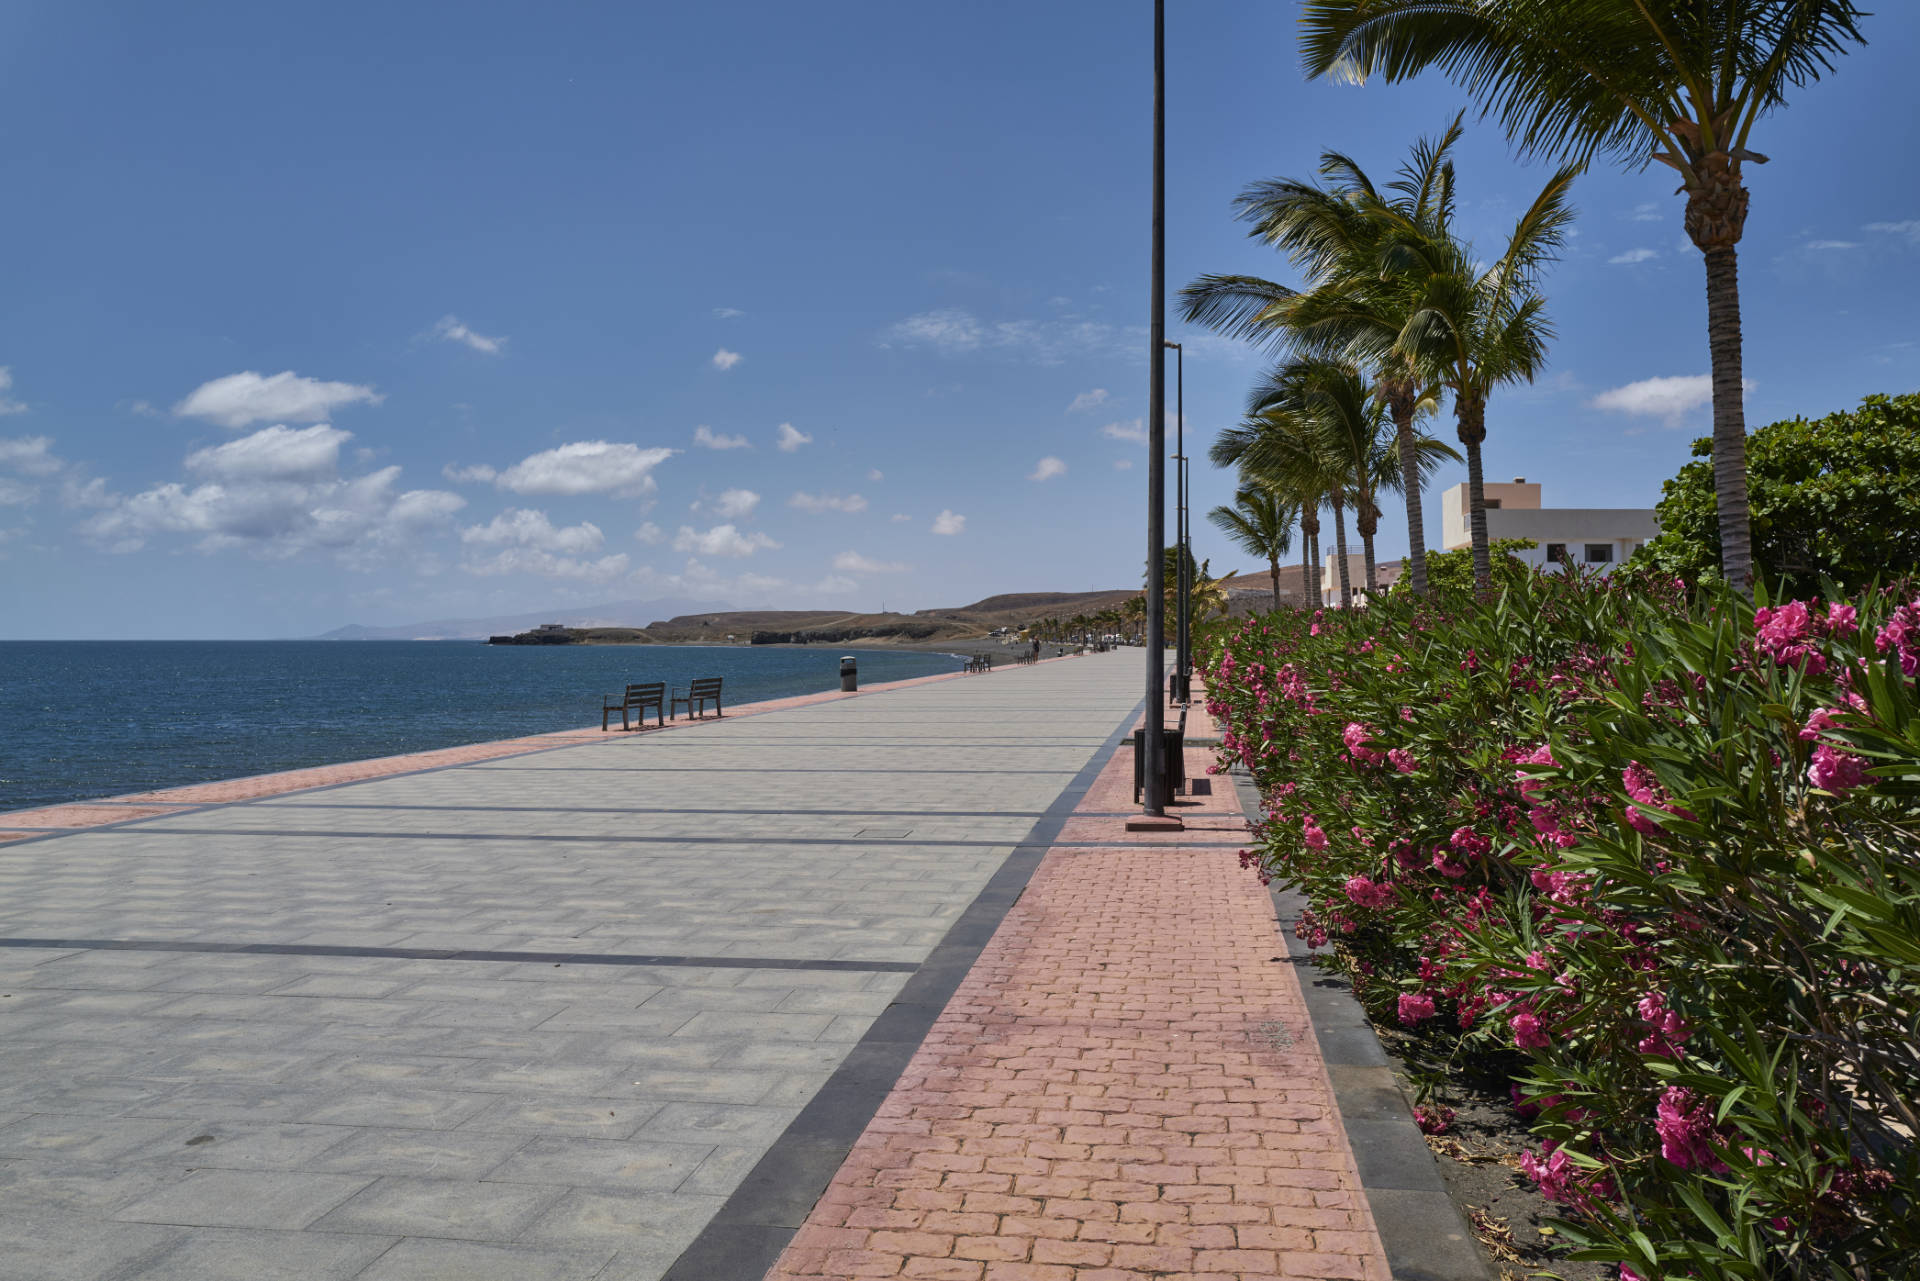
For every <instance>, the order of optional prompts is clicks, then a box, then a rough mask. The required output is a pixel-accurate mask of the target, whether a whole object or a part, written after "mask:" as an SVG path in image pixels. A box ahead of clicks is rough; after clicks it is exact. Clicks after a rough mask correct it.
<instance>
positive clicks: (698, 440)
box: [693, 423, 753, 449]
mask: <svg viewBox="0 0 1920 1281" xmlns="http://www.w3.org/2000/svg"><path fill="white" fill-rule="evenodd" d="M693 443H694V444H696V445H698V446H700V447H701V448H702V449H752V448H753V446H752V445H751V444H750V443H748V441H747V438H746V437H745V436H725V435H720V434H718V433H716V432H715V431H714V430H713V429H712V428H711V427H709V426H707V425H706V424H705V423H701V424H700V425H699V426H698V427H695V428H694V429H693Z"/></svg>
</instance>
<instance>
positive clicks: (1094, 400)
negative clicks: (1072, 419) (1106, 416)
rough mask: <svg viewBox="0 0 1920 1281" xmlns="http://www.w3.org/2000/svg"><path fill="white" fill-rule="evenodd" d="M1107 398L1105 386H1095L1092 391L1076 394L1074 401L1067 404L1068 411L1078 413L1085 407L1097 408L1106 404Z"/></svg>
mask: <svg viewBox="0 0 1920 1281" xmlns="http://www.w3.org/2000/svg"><path fill="white" fill-rule="evenodd" d="M1107 400H1108V397H1107V389H1106V388H1105V387H1095V388H1094V389H1093V390H1092V391H1083V392H1081V393H1080V394H1079V395H1078V396H1075V397H1074V398H1073V403H1072V404H1071V405H1068V406H1067V412H1068V413H1070V414H1077V413H1079V412H1081V411H1082V410H1085V409H1096V408H1098V407H1099V406H1101V405H1104V404H1106V403H1107Z"/></svg>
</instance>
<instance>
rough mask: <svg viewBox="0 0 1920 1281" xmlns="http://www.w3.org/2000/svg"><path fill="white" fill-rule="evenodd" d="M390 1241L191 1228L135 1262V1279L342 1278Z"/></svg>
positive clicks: (258, 1280)
mask: <svg viewBox="0 0 1920 1281" xmlns="http://www.w3.org/2000/svg"><path fill="white" fill-rule="evenodd" d="M393 1244H394V1239H393V1238H391V1237H377V1236H363V1235H345V1234H330V1233H325V1232H315V1231H311V1230H308V1231H301V1232H273V1231H259V1230H247V1229H237V1228H193V1229H190V1230H188V1231H186V1232H185V1234H184V1235H183V1237H182V1238H181V1240H180V1242H179V1243H178V1244H177V1245H174V1246H173V1247H171V1248H170V1249H168V1250H167V1251H166V1252H165V1253H164V1254H161V1255H159V1256H158V1257H156V1258H153V1259H151V1260H149V1261H147V1262H144V1263H142V1264H141V1266H140V1269H139V1272H138V1276H139V1281H347V1278H350V1277H353V1276H357V1275H358V1274H359V1273H360V1271H361V1270H362V1269H363V1268H365V1267H366V1266H367V1265H368V1264H369V1263H371V1262H373V1261H374V1260H375V1259H377V1258H379V1257H380V1256H381V1255H382V1254H384V1253H386V1251H387V1250H388V1249H390V1248H391V1247H392V1246H393Z"/></svg>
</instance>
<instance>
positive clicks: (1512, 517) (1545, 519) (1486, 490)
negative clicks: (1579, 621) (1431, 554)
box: [1440, 476, 1660, 574]
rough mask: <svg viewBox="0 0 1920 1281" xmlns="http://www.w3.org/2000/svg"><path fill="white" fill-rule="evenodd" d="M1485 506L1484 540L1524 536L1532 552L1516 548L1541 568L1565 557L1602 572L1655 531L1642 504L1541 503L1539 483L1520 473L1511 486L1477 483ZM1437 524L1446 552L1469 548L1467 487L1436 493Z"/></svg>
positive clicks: (1651, 517)
mask: <svg viewBox="0 0 1920 1281" xmlns="http://www.w3.org/2000/svg"><path fill="white" fill-rule="evenodd" d="M1481 489H1482V492H1483V497H1484V498H1485V500H1486V508H1487V541H1488V542H1492V541H1494V540H1495V539H1500V538H1528V539H1532V540H1533V542H1534V544H1535V546H1534V548H1533V549H1532V550H1531V551H1522V552H1516V553H1515V555H1517V556H1518V557H1519V558H1520V559H1521V560H1524V561H1526V562H1527V563H1528V564H1530V565H1533V566H1535V567H1536V568H1540V569H1557V568H1559V567H1560V566H1561V565H1562V564H1563V563H1564V562H1565V561H1566V560H1568V559H1571V560H1572V561H1573V562H1574V563H1575V564H1576V565H1580V566H1583V567H1585V568H1588V569H1596V570H1599V571H1600V572H1601V573H1603V574H1604V573H1607V572H1608V571H1609V570H1611V569H1612V567H1613V566H1615V565H1618V564H1620V563H1621V562H1622V561H1624V560H1626V558H1627V557H1629V556H1631V555H1633V553H1634V552H1635V551H1637V550H1639V548H1640V547H1641V546H1642V545H1643V544H1644V543H1646V542H1647V541H1648V540H1649V539H1651V538H1653V537H1654V536H1655V535H1657V534H1658V533H1659V532H1660V521H1659V518H1658V517H1656V516H1655V515H1654V514H1653V512H1652V510H1651V509H1648V508H1643V507H1542V506H1541V505H1540V486H1539V485H1538V484H1537V483H1535V484H1529V483H1528V481H1527V478H1526V477H1525V476H1515V477H1514V478H1513V483H1512V484H1510V485H1502V484H1494V483H1486V484H1483V485H1482V486H1481ZM1440 527H1441V535H1442V542H1443V544H1444V546H1445V548H1446V550H1447V551H1453V550H1455V549H1456V548H1460V547H1467V546H1470V545H1471V544H1472V542H1473V531H1472V528H1471V526H1470V525H1469V524H1468V519H1467V487H1466V486H1465V485H1455V486H1454V487H1453V488H1452V489H1449V490H1447V491H1446V492H1445V493H1443V494H1441V495H1440Z"/></svg>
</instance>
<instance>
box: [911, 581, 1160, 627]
mask: <svg viewBox="0 0 1920 1281" xmlns="http://www.w3.org/2000/svg"><path fill="white" fill-rule="evenodd" d="M1139 594H1140V592H1139V590H1138V589H1132V590H1128V589H1115V590H1113V591H1105V592H1009V593H1007V594H1005V595H1001V596H989V597H987V598H986V599H985V600H977V601H975V602H974V603H973V604H971V605H961V606H958V607H955V608H951V609H923V610H920V611H919V612H918V613H917V614H915V617H916V618H940V619H948V620H951V621H954V622H968V623H981V624H985V625H986V626H987V627H988V628H993V627H1019V626H1021V625H1022V624H1025V623H1031V622H1032V621H1034V620H1035V619H1036V618H1072V617H1073V616H1074V615H1075V614H1097V613H1099V612H1100V611H1101V610H1103V609H1111V608H1113V607H1115V606H1117V605H1122V604H1124V603H1126V602H1127V601H1129V600H1131V599H1133V598H1134V597H1135V596H1138V595H1139Z"/></svg>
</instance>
